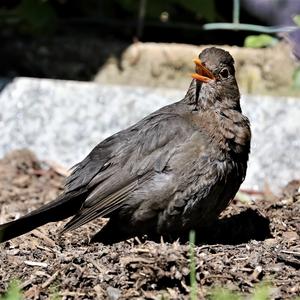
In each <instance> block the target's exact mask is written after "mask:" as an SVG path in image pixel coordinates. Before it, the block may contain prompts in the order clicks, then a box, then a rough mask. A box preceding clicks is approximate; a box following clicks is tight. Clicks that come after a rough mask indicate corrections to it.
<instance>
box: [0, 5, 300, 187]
mask: <svg viewBox="0 0 300 300" xmlns="http://www.w3.org/2000/svg"><path fill="white" fill-rule="evenodd" d="M207 45H218V46H220V47H222V48H224V49H227V50H228V51H230V53H231V54H232V55H233V57H234V59H235V65H236V69H237V73H236V74H237V80H238V83H239V86H240V89H241V92H242V94H243V96H242V105H243V108H244V111H245V113H246V114H247V115H248V117H249V118H250V119H251V122H252V129H253V142H252V157H251V160H250V167H249V172H248V177H247V180H246V184H247V185H248V186H251V187H254V188H257V189H262V188H263V187H264V185H265V184H266V182H271V185H274V186H275V187H280V186H283V185H284V184H286V183H287V182H288V181H289V180H291V179H295V178H300V173H299V172H300V171H299V170H300V140H299V137H298V132H299V130H300V120H299V116H300V106H299V105H300V102H299V97H300V67H299V59H300V1H299V0H165V1H159V0H151V1H149V0H110V1H108V0H106V1H105V0H102V1H101V0H0V78H1V79H0V89H2V91H1V93H0V103H1V106H2V111H1V112H0V130H1V133H2V139H1V141H0V154H1V155H4V154H6V153H7V152H9V151H11V150H13V149H16V148H22V147H25V148H30V149H31V150H33V151H34V152H36V153H37V154H38V156H39V157H41V158H43V159H51V160H54V161H57V162H59V163H61V164H63V165H64V166H66V167H70V166H71V165H72V164H73V163H76V162H77V161H79V160H81V159H82V158H83V157H84V155H86V154H87V153H88V152H89V150H90V149H91V148H92V147H93V146H94V145H96V144H97V143H98V142H99V141H100V140H101V139H103V138H105V137H107V136H109V135H110V134H113V133H114V132H116V131H119V130H121V129H123V128H126V127H127V126H129V125H130V124H132V123H134V122H136V121H138V120H139V119H140V118H142V117H143V116H144V115H146V114H148V113H150V112H151V111H153V110H155V109H157V108H159V107H161V106H163V105H165V104H168V103H170V102H174V101H176V100H179V99H180V98H182V97H183V95H184V93H185V91H186V89H187V87H188V85H189V82H190V80H191V78H190V75H189V74H190V73H191V72H192V71H193V68H194V66H193V62H192V59H193V58H194V57H196V56H197V55H198V54H199V52H200V51H201V50H202V49H203V48H205V47H207ZM24 77H25V78H24ZM52 79H55V80H52ZM57 79H58V80H57ZM61 80H68V81H61ZM278 170H281V171H280V172H279V171H278Z"/></svg>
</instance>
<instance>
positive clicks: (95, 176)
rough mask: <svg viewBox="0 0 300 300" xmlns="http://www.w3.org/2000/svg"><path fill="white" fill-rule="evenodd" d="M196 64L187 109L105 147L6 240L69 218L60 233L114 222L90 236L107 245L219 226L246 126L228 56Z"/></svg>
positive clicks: (10, 226)
mask: <svg viewBox="0 0 300 300" xmlns="http://www.w3.org/2000/svg"><path fill="white" fill-rule="evenodd" d="M194 62H195V64H196V72H195V73H194V74H192V77H193V79H192V82H191V84H190V86H189V89H188V91H187V93H186V95H185V97H184V98H183V99H182V100H181V101H179V102H176V103H173V104H171V105H168V106H165V107H163V108H161V109H159V110H157V111H155V112H153V113H151V114H150V115H148V116H147V117H145V118H144V119H142V120H141V121H139V122H138V123H136V124H135V125H133V126H131V127H129V128H127V129H125V130H123V131H120V132H118V133H116V134H114V135H112V136H111V137H109V138H107V139H105V140H104V141H102V142H101V143H99V144H98V145H97V146H96V147H95V148H94V149H93V150H92V151H91V152H90V154H89V155H88V156H87V157H86V158H85V159H84V160H83V161H81V162H80V163H78V164H77V165H75V166H74V167H73V171H72V173H71V175H70V176H69V177H68V178H67V179H66V184H65V190H64V192H63V194H62V195H60V196H59V197H58V198H57V199H56V200H54V201H53V202H50V203H48V204H46V205H44V206H42V207H41V208H39V209H37V210H35V211H33V212H31V213H30V214H28V215H26V216H24V217H21V218H20V219H17V220H15V221H12V222H9V223H6V224H3V225H0V237H1V240H2V242H3V241H6V240H9V239H11V238H14V237H16V236H19V235H21V234H24V233H26V232H28V231H30V230H32V229H34V228H36V227H38V226H41V225H43V224H46V223H48V222H53V221H59V220H62V219H65V218H68V217H70V216H73V218H72V219H71V220H70V221H69V222H68V223H67V224H66V225H65V226H64V228H63V230H62V233H64V232H66V231H68V230H73V229H76V228H78V227H79V226H81V225H84V224H86V223H87V222H90V221H92V220H94V219H95V218H99V217H108V218H109V221H108V223H107V224H106V225H105V226H104V227H103V228H102V229H101V230H100V231H99V232H98V233H97V234H96V235H95V236H94V237H93V240H95V241H101V242H103V243H113V242H116V241H119V240H122V239H126V238H129V237H132V236H141V235H144V234H146V235H148V236H150V237H151V236H153V237H158V236H163V237H165V238H166V239H168V240H172V239H176V238H177V237H179V236H182V234H185V233H187V232H188V231H189V230H191V229H193V228H201V227H205V226H207V225H209V224H210V223H212V222H213V221H214V220H216V218H217V217H218V215H219V214H220V212H222V210H224V209H225V207H226V206H227V205H228V203H229V201H230V200H231V199H232V198H233V197H234V196H235V194H236V193H237V191H238V189H239V187H240V185H241V183H242V182H243V180H244V178H245V175H246V169H247V161H248V155H249V151H250V139H251V132H250V124H249V121H248V119H247V118H246V117H245V116H244V115H243V114H242V111H241V107H240V101H239V100H240V93H239V88H238V85H237V82H236V79H235V69H234V60H233V58H232V56H231V55H230V54H229V53H228V52H227V51H224V50H222V49H219V48H215V47H211V48H207V49H205V50H203V51H202V52H201V54H200V55H199V58H197V59H195V60H194Z"/></svg>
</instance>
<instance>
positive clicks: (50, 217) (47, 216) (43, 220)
mask: <svg viewBox="0 0 300 300" xmlns="http://www.w3.org/2000/svg"><path fill="white" fill-rule="evenodd" d="M81 196H82V195H79V196H77V197H74V195H68V194H62V195H60V196H58V197H57V199H56V200H54V201H52V202H50V203H47V204H45V205H44V206H42V207H40V208H38V209H36V210H34V211H32V212H31V213H29V214H27V215H25V216H23V217H21V218H20V219H17V220H14V221H11V222H8V223H5V224H2V225H0V243H1V242H5V241H7V240H10V239H12V238H15V237H17V236H20V235H22V234H24V233H27V232H29V231H31V230H33V229H35V228H37V227H39V226H42V225H44V224H47V223H49V222H55V221H60V220H63V219H65V218H68V217H70V216H72V215H74V214H75V213H76V211H77V210H78V209H79V208H80V206H81V204H82V201H80V200H81V199H82V198H83V197H81ZM69 201H72V202H74V203H72V204H73V205H70V203H69Z"/></svg>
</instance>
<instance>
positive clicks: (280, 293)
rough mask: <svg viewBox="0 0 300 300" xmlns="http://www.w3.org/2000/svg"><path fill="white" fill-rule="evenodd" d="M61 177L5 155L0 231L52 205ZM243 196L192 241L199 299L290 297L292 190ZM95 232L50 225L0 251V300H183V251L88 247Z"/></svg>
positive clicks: (299, 277) (297, 208)
mask: <svg viewBox="0 0 300 300" xmlns="http://www.w3.org/2000/svg"><path fill="white" fill-rule="evenodd" d="M66 173H67V172H66V170H64V169H63V168H61V167H59V166H57V165H55V164H53V163H49V162H43V161H39V160H38V159H37V158H36V157H35V155H34V154H33V153H32V152H30V151H29V150H19V151H13V152H10V153H8V154H7V155H6V156H5V157H4V158H3V159H2V160H0V222H1V223H3V222H5V221H8V220H11V219H13V218H15V217H19V216H21V215H23V214H25V213H27V212H29V211H31V210H33V209H34V208H37V207H38V206H40V205H41V204H43V203H46V202H48V201H50V200H52V199H54V198H55V197H56V196H57V195H58V194H59V193H60V192H61V191H62V189H63V184H64V178H65V175H66ZM246 194H247V197H248V198H249V199H250V200H249V201H241V199H244V198H245V197H242V198H241V199H239V197H238V198H237V199H235V200H234V201H232V203H231V204H230V206H229V207H228V208H227V209H226V211H225V212H224V213H223V214H222V216H221V219H220V220H219V221H218V222H216V224H214V227H213V228H211V229H210V230H208V231H207V232H196V236H197V238H198V239H197V242H196V246H195V261H196V279H197V286H198V298H199V299H204V298H205V297H207V296H208V295H210V294H211V293H212V291H213V290H214V288H216V287H224V288H228V289H230V290H233V291H237V292H238V293H240V294H246V295H247V294H249V293H252V292H253V291H254V289H255V287H256V286H257V285H259V284H262V283H263V284H265V285H269V286H270V298H271V299H289V298H295V297H296V296H299V295H300V270H299V269H300V243H299V241H300V239H299V235H300V181H297V180H295V181H293V182H291V183H290V184H289V185H287V187H286V188H285V189H284V190H283V191H282V195H280V196H275V195H273V194H272V192H270V190H269V189H266V190H265V191H263V192H262V193H258V194H256V193H255V195H253V193H252V192H251V191H247V193H246ZM253 198H255V199H256V200H255V201H252V199H253ZM104 222H106V220H104V219H100V220H96V221H95V222H92V223H89V224H87V225H86V226H83V227H82V228H79V229H78V230H75V231H73V232H71V233H66V234H65V235H64V236H62V237H59V236H58V234H57V232H58V231H59V228H61V226H62V225H63V224H64V222H58V223H51V224H47V225H45V226H42V227H40V228H38V229H36V230H34V231H32V232H30V233H28V234H26V235H23V236H21V237H18V238H16V239H13V240H11V241H8V242H5V243H3V244H1V245H0V249H1V251H0V262H1V264H0V294H3V293H4V292H5V291H6V290H7V288H8V285H9V283H10V282H11V281H12V280H13V279H18V280H19V282H20V285H21V288H22V290H23V294H24V298H25V299H49V298H50V297H52V298H53V297H56V296H58V297H61V298H62V299H189V292H190V279H189V278H190V270H191V268H190V254H189V253H190V248H191V246H190V245H189V243H188V242H186V243H184V242H179V241H176V242H174V243H166V242H164V241H163V240H161V241H160V242H154V241H150V240H147V239H146V238H145V239H138V238H133V239H129V240H126V241H123V242H119V243H116V244H113V245H103V244H101V243H94V244H90V243H89V239H90V237H91V236H92V235H93V234H94V233H95V232H96V231H98V230H99V228H100V227H101V226H102V225H103V224H104Z"/></svg>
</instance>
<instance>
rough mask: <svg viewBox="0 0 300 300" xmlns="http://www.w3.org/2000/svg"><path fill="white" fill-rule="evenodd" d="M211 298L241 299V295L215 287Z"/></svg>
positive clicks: (221, 299)
mask: <svg viewBox="0 0 300 300" xmlns="http://www.w3.org/2000/svg"><path fill="white" fill-rule="evenodd" d="M210 299H212V300H241V297H240V296H239V295H238V294H237V293H234V292H232V291H230V290H228V289H221V288H217V289H215V290H214V291H213V292H212V295H211V297H210Z"/></svg>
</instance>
